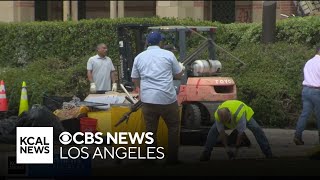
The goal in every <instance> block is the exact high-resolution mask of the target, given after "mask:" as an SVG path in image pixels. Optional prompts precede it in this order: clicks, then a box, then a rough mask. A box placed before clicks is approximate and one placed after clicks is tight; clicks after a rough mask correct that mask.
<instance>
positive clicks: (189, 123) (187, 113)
mask: <svg viewBox="0 0 320 180" xmlns="http://www.w3.org/2000/svg"><path fill="white" fill-rule="evenodd" d="M183 117H184V119H183V120H184V127H185V128H186V129H192V130H198V129H200V126H201V111H200V108H199V106H197V105H196V104H186V105H185V107H184V112H183Z"/></svg>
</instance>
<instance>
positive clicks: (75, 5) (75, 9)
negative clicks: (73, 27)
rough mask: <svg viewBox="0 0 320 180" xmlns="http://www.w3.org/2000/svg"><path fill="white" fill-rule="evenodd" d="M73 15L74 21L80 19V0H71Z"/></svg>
mask: <svg viewBox="0 0 320 180" xmlns="http://www.w3.org/2000/svg"><path fill="white" fill-rule="evenodd" d="M71 17H72V20H73V21H78V1H71Z"/></svg>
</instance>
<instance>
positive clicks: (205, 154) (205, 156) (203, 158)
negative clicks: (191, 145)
mask: <svg viewBox="0 0 320 180" xmlns="http://www.w3.org/2000/svg"><path fill="white" fill-rule="evenodd" d="M209 160H210V153H208V152H206V151H203V152H202V154H201V156H200V161H209Z"/></svg>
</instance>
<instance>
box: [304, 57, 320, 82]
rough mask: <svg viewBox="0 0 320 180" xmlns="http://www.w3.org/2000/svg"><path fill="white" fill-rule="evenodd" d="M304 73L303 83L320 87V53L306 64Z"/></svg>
mask: <svg viewBox="0 0 320 180" xmlns="http://www.w3.org/2000/svg"><path fill="white" fill-rule="evenodd" d="M303 74H304V81H303V82H302V84H303V85H305V86H311V87H320V55H318V54H317V55H315V56H314V57H313V58H311V59H310V60H309V61H308V62H307V63H306V64H305V66H304V69H303Z"/></svg>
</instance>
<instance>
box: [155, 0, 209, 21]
mask: <svg viewBox="0 0 320 180" xmlns="http://www.w3.org/2000/svg"><path fill="white" fill-rule="evenodd" d="M204 4H205V3H204V1H157V7H156V13H157V15H158V16H159V17H175V18H179V19H184V18H193V19H196V20H203V19H204Z"/></svg>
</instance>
